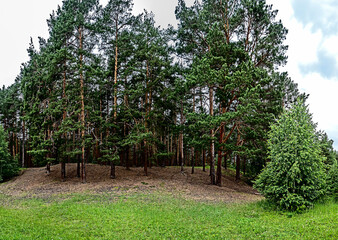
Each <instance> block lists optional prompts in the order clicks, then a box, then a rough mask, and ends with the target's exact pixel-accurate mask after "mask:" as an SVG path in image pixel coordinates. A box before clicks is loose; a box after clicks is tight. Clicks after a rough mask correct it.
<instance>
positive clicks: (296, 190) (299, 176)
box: [255, 100, 326, 211]
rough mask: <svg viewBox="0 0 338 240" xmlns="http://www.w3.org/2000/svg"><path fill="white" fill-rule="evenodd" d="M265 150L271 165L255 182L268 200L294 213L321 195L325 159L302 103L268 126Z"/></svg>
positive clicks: (323, 190) (313, 126) (299, 101)
mask: <svg viewBox="0 0 338 240" xmlns="http://www.w3.org/2000/svg"><path fill="white" fill-rule="evenodd" d="M268 147H269V158H270V159H271V162H269V163H268V164H267V166H266V168H265V169H264V170H263V171H262V173H261V174H260V175H259V176H258V179H257V180H256V181H255V187H256V188H257V189H258V191H259V192H261V193H262V194H263V195H264V196H265V197H266V198H267V199H268V200H271V201H272V202H274V203H276V204H277V205H278V206H279V207H281V208H282V209H286V210H292V211H294V210H301V209H304V208H306V207H308V206H311V205H312V204H313V202H314V201H315V200H316V199H318V198H319V197H321V196H322V195H324V193H325V192H326V180H325V179H326V175H325V171H324V164H323V161H324V157H323V156H322V154H321V150H320V145H319V143H318V138H317V137H316V134H315V125H314V124H313V122H312V119H311V115H310V114H309V112H308V110H307V107H306V106H305V104H304V102H303V101H301V100H298V101H297V103H296V104H295V105H293V107H292V108H291V109H290V110H289V111H284V113H283V114H282V115H281V117H280V119H279V120H278V121H277V122H276V123H275V124H273V125H272V126H271V130H270V132H269V139H268Z"/></svg>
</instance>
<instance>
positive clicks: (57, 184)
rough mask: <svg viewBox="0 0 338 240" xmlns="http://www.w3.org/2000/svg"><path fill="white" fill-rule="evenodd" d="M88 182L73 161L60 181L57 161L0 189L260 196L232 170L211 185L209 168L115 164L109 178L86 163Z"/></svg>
mask: <svg viewBox="0 0 338 240" xmlns="http://www.w3.org/2000/svg"><path fill="white" fill-rule="evenodd" d="M86 167H87V183H86V184H82V183H81V181H80V179H79V178H77V177H76V164H67V169H66V173H67V178H66V181H65V182H62V181H61V177H60V165H54V166H51V173H50V174H49V175H48V174H47V173H46V170H45V168H31V169H27V170H25V171H24V172H23V174H22V175H20V176H18V177H16V178H14V179H13V180H11V181H9V182H7V183H4V184H1V185H0V193H2V194H5V195H9V196H13V197H19V198H21V197H25V198H31V197H39V198H49V197H52V196H56V195H58V194H70V193H114V194H119V195H124V194H134V193H142V194H148V193H154V192H160V193H165V194H170V195H172V196H174V197H180V198H184V199H188V200H197V201H202V202H231V203H234V202H253V201H258V200H261V199H262V198H263V197H262V196H260V195H259V194H258V193H257V191H255V190H254V189H252V187H251V186H249V185H247V184H246V183H244V182H242V181H240V182H235V181H234V177H233V175H232V174H231V173H232V172H231V170H227V171H224V170H223V171H224V175H223V179H222V187H218V186H213V185H211V184H210V183H209V182H210V177H209V173H208V172H203V171H202V170H201V169H198V168H197V169H195V173H194V174H191V173H190V171H191V169H190V168H186V169H185V170H186V171H185V172H183V173H181V171H180V169H179V168H177V167H166V168H161V167H152V168H150V169H149V171H148V176H145V175H144V172H143V168H131V170H126V169H125V168H123V167H117V168H116V179H110V177H109V176H110V167H109V166H103V165H95V164H87V166H86Z"/></svg>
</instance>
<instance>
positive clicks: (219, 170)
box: [216, 125, 224, 186]
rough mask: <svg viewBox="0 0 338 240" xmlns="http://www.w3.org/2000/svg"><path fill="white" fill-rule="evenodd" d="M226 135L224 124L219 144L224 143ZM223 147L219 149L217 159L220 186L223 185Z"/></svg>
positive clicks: (218, 183)
mask: <svg viewBox="0 0 338 240" xmlns="http://www.w3.org/2000/svg"><path fill="white" fill-rule="evenodd" d="M223 136H224V125H222V126H221V128H220V136H219V144H222V142H223ZM222 154H223V152H222V148H221V147H219V149H218V159H217V182H216V184H217V185H218V186H222Z"/></svg>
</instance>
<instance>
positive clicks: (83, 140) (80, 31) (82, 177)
mask: <svg viewBox="0 0 338 240" xmlns="http://www.w3.org/2000/svg"><path fill="white" fill-rule="evenodd" d="M79 42H80V51H82V49H83V47H82V28H81V27H80V28H79ZM82 65H83V54H82V52H81V53H80V97H81V118H80V119H81V139H82V144H81V145H82V167H81V181H82V183H85V182H86V165H85V105H84V79H83V72H82V71H83V69H82V68H83V66H82Z"/></svg>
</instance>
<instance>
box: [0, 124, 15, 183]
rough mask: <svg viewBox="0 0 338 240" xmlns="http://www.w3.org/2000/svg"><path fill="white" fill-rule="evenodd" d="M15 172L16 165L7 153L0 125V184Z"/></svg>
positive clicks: (4, 136) (6, 144)
mask: <svg viewBox="0 0 338 240" xmlns="http://www.w3.org/2000/svg"><path fill="white" fill-rule="evenodd" d="M17 172H18V167H17V164H16V163H15V161H14V159H13V158H12V157H11V155H10V154H9V151H8V143H7V141H6V133H5V131H4V129H3V128H2V126H1V125H0V182H2V181H3V180H5V179H9V178H11V177H13V176H14V175H15V174H17Z"/></svg>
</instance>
